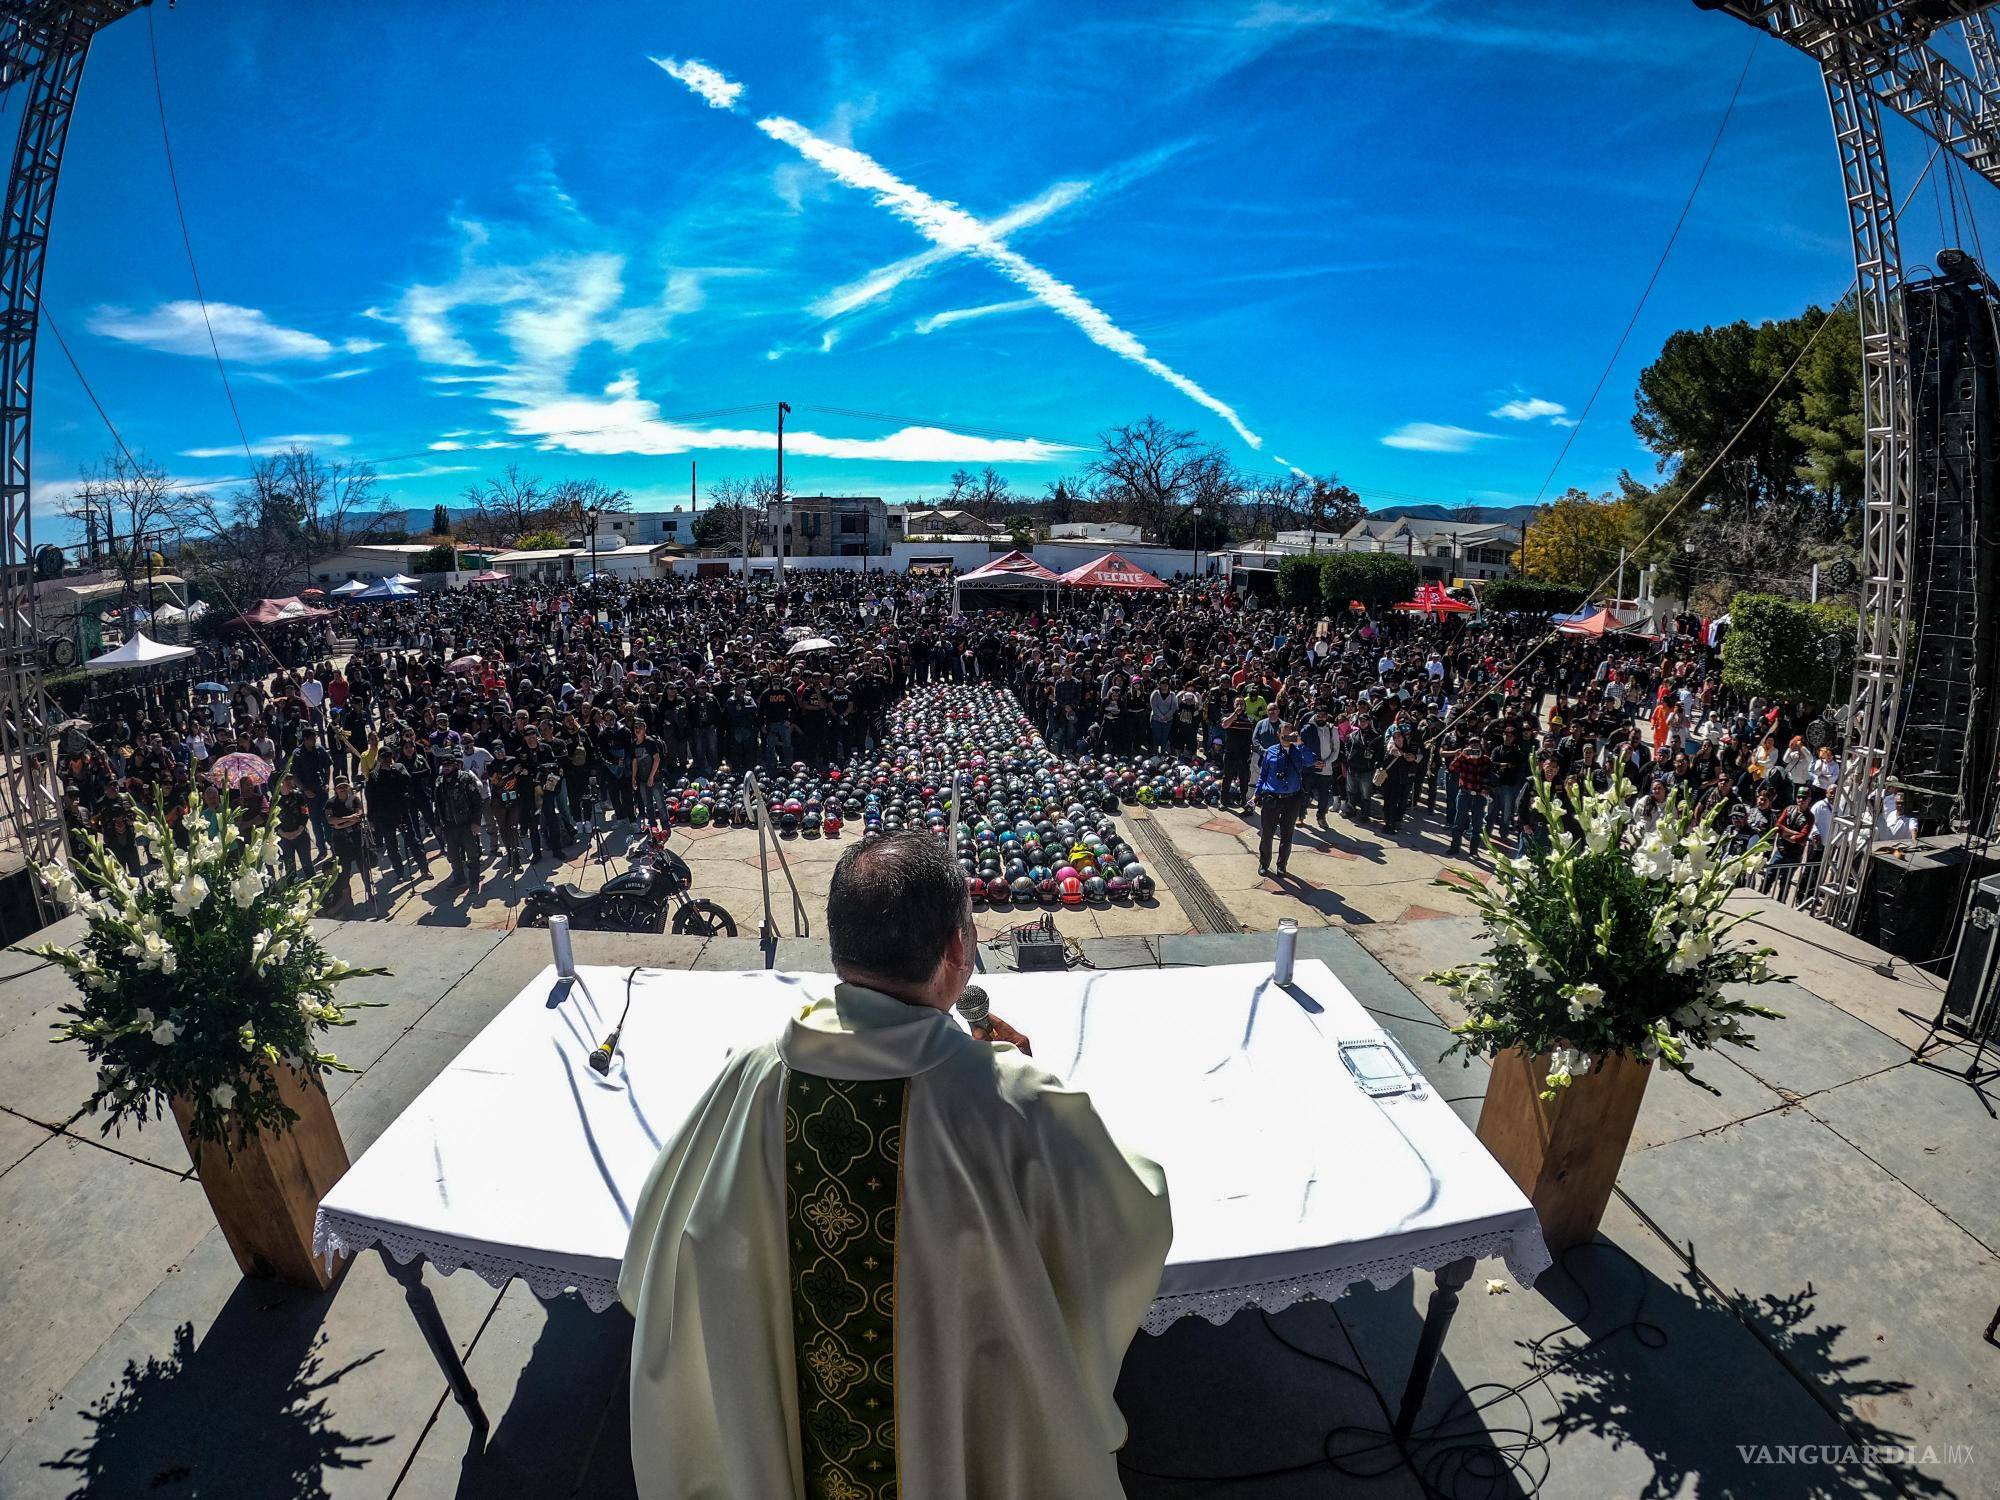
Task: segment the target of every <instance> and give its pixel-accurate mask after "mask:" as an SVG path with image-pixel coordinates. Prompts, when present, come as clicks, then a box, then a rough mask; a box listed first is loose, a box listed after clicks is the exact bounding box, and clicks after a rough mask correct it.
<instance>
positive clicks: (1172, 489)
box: [1090, 416, 1229, 536]
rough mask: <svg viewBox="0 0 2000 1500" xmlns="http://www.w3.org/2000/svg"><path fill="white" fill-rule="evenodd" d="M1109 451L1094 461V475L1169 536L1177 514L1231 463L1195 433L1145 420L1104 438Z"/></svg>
mask: <svg viewBox="0 0 2000 1500" xmlns="http://www.w3.org/2000/svg"><path fill="white" fill-rule="evenodd" d="M1098 441H1099V442H1100V443H1102V444H1103V446H1104V451H1103V452H1101V453H1099V454H1098V455H1097V457H1096V458H1095V459H1093V460H1091V465H1090V472H1091V474H1092V475H1093V476H1094V477H1095V478H1096V479H1097V480H1098V481H1099V483H1100V484H1101V485H1102V486H1103V488H1104V490H1105V491H1106V492H1107V493H1106V495H1105V498H1106V499H1116V500H1119V501H1121V502H1122V503H1123V504H1124V506H1125V507H1126V510H1127V513H1128V514H1129V515H1131V516H1132V517H1133V518H1134V519H1136V520H1138V521H1139V522H1140V524H1141V525H1146V526H1150V527H1151V528H1152V530H1153V532H1154V533H1155V535H1158V536H1165V535H1166V534H1167V532H1168V530H1169V529H1170V528H1171V527H1172V525H1173V518H1174V512H1175V511H1176V510H1177V509H1178V508H1179V507H1180V506H1182V505H1183V504H1185V503H1186V502H1187V501H1189V500H1190V499H1192V498H1193V497H1194V495H1195V493H1196V491H1197V489H1199V488H1201V487H1202V486H1204V485H1212V484H1213V483H1214V478H1215V475H1216V473H1217V471H1218V469H1225V470H1226V469H1227V468H1228V462H1229V461H1228V459H1227V458H1226V457H1225V456H1224V455H1223V453H1222V451H1221V450H1220V449H1219V448H1217V447H1215V445H1214V444H1212V443H1204V442H1202V441H1201V440H1200V439H1199V438H1198V437H1196V435H1195V434H1194V433H1192V432H1189V431H1186V430H1184V429H1180V428H1174V427H1169V426H1167V424H1166V423H1164V422H1162V421H1161V420H1160V419H1159V418H1158V417H1155V416H1145V417H1141V418H1140V419H1139V420H1138V421H1136V422H1128V423H1127V424H1126V425H1125V426H1123V427H1113V428H1111V429H1110V430H1109V431H1107V432H1104V433H1102V434H1100V435H1099V438H1098Z"/></svg>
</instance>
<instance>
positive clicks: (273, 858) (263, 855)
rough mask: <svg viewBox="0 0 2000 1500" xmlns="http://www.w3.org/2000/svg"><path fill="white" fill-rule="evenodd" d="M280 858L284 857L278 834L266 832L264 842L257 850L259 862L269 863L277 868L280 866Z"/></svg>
mask: <svg viewBox="0 0 2000 1500" xmlns="http://www.w3.org/2000/svg"><path fill="white" fill-rule="evenodd" d="M280 858H282V855H281V854H280V853H279V850H278V836H277V835H276V834H275V833H270V834H266V835H265V836H264V842H263V844H262V845H261V846H259V848H258V850H257V862H258V863H259V864H264V865H269V866H270V867H271V868H272V869H274V870H275V869H277V867H278V861H279V859H280Z"/></svg>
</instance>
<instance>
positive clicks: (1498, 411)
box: [1486, 396, 1569, 422]
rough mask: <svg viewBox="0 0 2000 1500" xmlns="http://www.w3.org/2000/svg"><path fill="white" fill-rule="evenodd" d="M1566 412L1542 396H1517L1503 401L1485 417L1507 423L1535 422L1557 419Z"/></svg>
mask: <svg viewBox="0 0 2000 1500" xmlns="http://www.w3.org/2000/svg"><path fill="white" fill-rule="evenodd" d="M1568 410H1569V408H1568V407H1567V406H1564V405H1563V404H1562V402H1560V401H1550V400H1549V399H1547V398H1546V397H1543V396H1517V397H1515V399H1513V400H1512V401H1503V402H1502V403H1501V404H1500V405H1498V406H1496V407H1494V408H1493V410H1491V411H1490V412H1488V413H1487V414H1486V415H1487V416H1489V417H1499V418H1501V419H1502V420H1504V421H1508V422H1536V421H1540V420H1541V419H1542V418H1543V417H1549V418H1559V417H1561V416H1563V415H1564V414H1565V413H1566V412H1568Z"/></svg>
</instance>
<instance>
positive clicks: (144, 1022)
mask: <svg viewBox="0 0 2000 1500" xmlns="http://www.w3.org/2000/svg"><path fill="white" fill-rule="evenodd" d="M156 1019H158V1018H157V1017H156V1016H154V1014H153V1013H152V1011H151V1010H149V1009H148V1008H147V1007H145V1006H143V1005H142V1006H140V1007H139V1008H138V1009H137V1010H135V1011H133V1012H132V1024H133V1025H134V1026H140V1027H151V1026H152V1024H153V1022H154V1021H155V1020H156Z"/></svg>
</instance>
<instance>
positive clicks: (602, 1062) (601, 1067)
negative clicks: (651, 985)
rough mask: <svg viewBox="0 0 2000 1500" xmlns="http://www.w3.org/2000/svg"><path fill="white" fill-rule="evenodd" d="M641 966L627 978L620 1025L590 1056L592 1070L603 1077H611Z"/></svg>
mask: <svg viewBox="0 0 2000 1500" xmlns="http://www.w3.org/2000/svg"><path fill="white" fill-rule="evenodd" d="M639 969H640V965H638V964H634V965H633V966H632V972H631V973H629V974H627V975H626V976H625V1007H624V1009H622V1010H620V1011H619V1012H618V1024H617V1025H616V1026H614V1027H612V1028H611V1033H610V1035H608V1036H607V1037H605V1039H604V1040H603V1041H601V1042H599V1043H598V1044H597V1050H596V1051H595V1052H593V1053H591V1054H590V1070H591V1071H592V1072H593V1073H596V1074H598V1075H599V1076H601V1077H604V1078H609V1077H610V1076H611V1059H612V1057H613V1056H615V1055H616V1053H617V1051H618V1038H619V1037H620V1036H622V1035H624V1032H625V1017H626V1016H628V1015H630V1014H631V1013H632V981H633V980H635V979H637V978H638V977H639Z"/></svg>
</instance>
